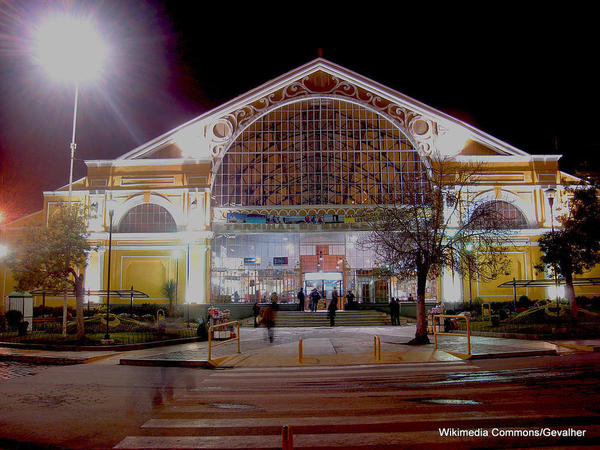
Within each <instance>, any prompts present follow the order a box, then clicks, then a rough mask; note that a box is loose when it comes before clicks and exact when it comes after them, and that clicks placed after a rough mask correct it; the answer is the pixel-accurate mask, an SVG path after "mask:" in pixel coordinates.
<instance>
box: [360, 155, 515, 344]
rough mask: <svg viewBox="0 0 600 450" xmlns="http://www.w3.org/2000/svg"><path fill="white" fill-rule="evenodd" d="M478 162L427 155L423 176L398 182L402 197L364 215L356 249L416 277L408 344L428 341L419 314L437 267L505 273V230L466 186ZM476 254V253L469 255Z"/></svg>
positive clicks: (497, 214) (423, 319)
mask: <svg viewBox="0 0 600 450" xmlns="http://www.w3.org/2000/svg"><path fill="white" fill-rule="evenodd" d="M483 170H484V166H483V165H481V164H472V163H458V162H456V161H453V160H451V159H449V158H442V157H436V156H434V157H432V158H431V159H430V168H429V171H428V173H427V174H426V175H424V176H419V175H418V174H415V175H413V176H412V178H407V179H405V180H404V185H403V188H404V192H403V194H402V196H395V197H393V196H390V197H388V198H386V199H384V202H382V203H383V204H382V205H381V206H379V207H378V208H377V209H376V211H375V212H374V213H369V214H368V215H367V216H366V221H367V222H368V223H369V228H370V230H371V232H370V233H368V234H367V235H366V237H365V238H364V239H362V241H361V242H360V244H359V245H360V247H362V248H365V249H371V250H372V251H373V252H374V253H375V256H376V259H377V261H378V263H379V264H380V265H381V266H383V267H386V268H387V269H388V270H389V272H390V274H393V275H395V276H397V277H398V278H400V279H414V278H416V280H417V299H416V301H417V330H416V333H415V338H414V339H413V340H412V341H411V343H413V344H424V343H428V342H429V339H428V337H427V318H426V314H425V288H426V285H427V280H428V279H430V278H432V277H436V276H438V275H439V274H440V273H441V271H442V269H443V268H446V269H447V270H452V271H457V272H459V273H461V274H464V273H465V271H467V270H472V271H474V272H476V273H477V274H478V276H479V277H480V279H481V278H484V279H492V278H495V277H496V276H497V275H498V274H499V273H502V272H503V271H505V269H506V267H507V260H506V258H505V256H504V252H503V250H502V246H503V245H504V244H506V243H507V242H508V237H509V235H510V234H511V233H510V230H509V228H508V225H509V224H508V223H507V221H506V219H505V218H504V216H503V215H502V213H500V212H499V211H498V210H497V208H496V207H495V205H494V204H493V203H489V202H478V201H477V200H475V199H474V198H473V197H474V193H473V192H471V191H470V190H469V186H471V185H472V182H473V179H474V177H476V176H477V175H478V174H480V173H481V172H482V171H483ZM475 255H476V257H475Z"/></svg>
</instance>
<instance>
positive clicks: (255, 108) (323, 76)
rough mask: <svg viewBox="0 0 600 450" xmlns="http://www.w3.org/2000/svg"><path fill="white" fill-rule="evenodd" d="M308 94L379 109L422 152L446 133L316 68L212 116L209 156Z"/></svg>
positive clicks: (411, 112) (366, 91) (427, 121)
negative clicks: (263, 118) (255, 123)
mask: <svg viewBox="0 0 600 450" xmlns="http://www.w3.org/2000/svg"><path fill="white" fill-rule="evenodd" d="M309 97H328V98H342V99H344V100H347V101H353V102H356V103H359V104H360V105H362V106H365V107H367V108H370V109H372V110H374V111H376V112H379V113H381V114H383V115H384V116H386V117H387V118H388V119H389V120H390V121H392V122H393V123H394V124H395V125H396V126H398V127H399V128H400V129H401V130H402V131H403V132H404V133H405V134H406V135H407V137H409V138H411V139H412V140H413V142H414V143H415V144H416V145H417V147H418V148H419V149H420V150H421V151H422V152H423V153H426V154H429V153H430V152H431V150H432V149H433V148H434V145H435V139H436V138H437V136H439V135H443V134H445V133H446V130H445V129H444V128H443V127H441V126H439V125H438V124H437V123H436V122H434V121H433V120H431V119H428V118H425V117H424V116H423V115H422V114H419V113H417V112H415V111H413V110H411V109H409V108H406V107H404V106H401V105H399V104H398V103H394V102H393V101H391V100H389V99H387V98H384V97H383V96H381V95H378V94H374V93H373V92H371V91H369V90H366V89H364V88H363V87H360V86H358V85H357V84H355V83H353V82H351V81H348V80H345V79H342V78H341V77H339V76H337V75H334V74H331V73H328V72H326V71H324V70H322V69H320V70H317V71H315V72H312V73H310V74H308V75H306V76H303V77H302V78H300V79H298V80H297V81H294V82H291V83H289V84H287V85H286V86H284V87H283V88H281V89H278V90H277V91H275V92H271V93H269V94H266V95H264V96H262V97H260V98H259V99H257V100H255V101H253V102H252V103H248V104H246V105H244V106H242V107H240V108H237V109H235V110H233V111H231V112H228V113H227V114H224V115H222V116H221V117H219V118H218V119H216V121H215V122H214V123H213V124H212V125H211V126H210V127H211V128H210V129H209V130H207V131H208V133H207V134H208V136H210V138H211V145H210V149H211V156H212V157H213V158H214V159H219V158H221V157H222V156H223V153H224V151H226V149H227V147H228V146H229V145H230V143H231V142H233V141H234V140H235V139H236V137H237V136H238V135H239V134H240V133H241V132H242V131H243V130H244V129H245V128H246V126H248V125H249V124H250V123H252V122H253V121H254V120H256V119H257V118H258V117H260V116H262V115H264V114H266V113H267V112H268V111H270V110H272V109H275V108H277V107H279V106H282V105H284V104H286V103H289V102H291V101H294V100H297V99H305V98H309Z"/></svg>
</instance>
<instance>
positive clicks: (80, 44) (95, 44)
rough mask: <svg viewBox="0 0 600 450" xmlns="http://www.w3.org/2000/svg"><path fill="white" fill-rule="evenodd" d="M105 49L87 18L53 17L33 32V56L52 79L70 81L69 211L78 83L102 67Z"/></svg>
mask: <svg viewBox="0 0 600 450" xmlns="http://www.w3.org/2000/svg"><path fill="white" fill-rule="evenodd" d="M107 54H108V51H107V47H106V45H105V44H104V42H103V41H102V40H101V39H100V36H99V35H98V33H97V32H96V30H95V29H94V26H93V24H92V23H91V22H90V21H88V20H83V19H77V18H74V17H68V16H57V17H53V18H50V19H48V20H46V21H45V22H44V23H42V24H41V25H40V26H39V27H38V28H37V31H36V35H35V47H34V57H35V59H36V61H37V62H38V63H39V64H40V65H41V66H42V67H43V68H44V69H45V71H46V72H47V73H48V74H49V75H50V76H51V77H52V78H54V79H57V80H62V81H67V82H70V83H73V84H74V86H75V103H74V107H73V131H72V134H71V144H70V146H69V148H70V150H71V158H70V169H69V197H68V207H69V212H70V211H71V199H72V184H73V159H74V156H75V148H76V147H77V144H76V143H75V130H76V127H77V105H78V100H79V85H80V83H82V82H84V81H88V80H91V79H92V78H94V77H96V76H97V75H98V74H99V72H100V69H101V67H102V66H103V64H104V62H105V60H106V57H107Z"/></svg>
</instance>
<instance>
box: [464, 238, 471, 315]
mask: <svg viewBox="0 0 600 450" xmlns="http://www.w3.org/2000/svg"><path fill="white" fill-rule="evenodd" d="M465 253H466V257H467V271H468V273H469V310H471V307H472V306H473V290H472V286H471V285H472V284H473V283H472V280H473V267H472V266H473V262H472V260H471V258H472V257H473V244H471V243H468V244H466V245H465Z"/></svg>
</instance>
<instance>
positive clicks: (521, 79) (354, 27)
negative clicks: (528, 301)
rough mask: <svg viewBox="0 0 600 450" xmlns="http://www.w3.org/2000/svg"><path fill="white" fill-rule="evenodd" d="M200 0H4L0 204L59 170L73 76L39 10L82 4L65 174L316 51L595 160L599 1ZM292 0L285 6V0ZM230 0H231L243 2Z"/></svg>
mask: <svg viewBox="0 0 600 450" xmlns="http://www.w3.org/2000/svg"><path fill="white" fill-rule="evenodd" d="M247 5H248V6H246V7H240V6H238V5H236V4H234V3H231V4H230V3H224V2H223V3H221V4H217V5H216V6H214V7H212V8H209V7H208V6H206V3H205V2H200V1H184V0H180V1H166V2H165V1H162V2H158V1H138V0H106V1H102V0H96V1H87V0H81V1H42V0H35V1H34V0H9V1H4V0H0V211H2V212H3V214H4V215H5V216H8V217H9V218H11V219H12V218H16V217H19V216H22V215H24V214H27V213H31V212H34V211H36V210H38V209H39V208H40V207H41V205H42V192H43V191H44V190H54V189H56V188H58V187H60V186H63V185H65V184H67V182H68V166H69V142H70V138H71V127H72V114H73V99H74V90H73V87H72V86H70V85H68V84H58V83H56V82H53V81H50V80H49V79H48V78H47V76H45V74H44V73H43V72H42V70H41V68H39V67H37V66H36V65H35V63H34V62H33V59H32V57H31V51H30V48H31V34H32V30H34V29H35V27H36V24H37V23H40V21H41V20H42V18H43V17H44V16H47V15H49V14H51V13H53V12H55V11H71V12H73V13H74V14H83V15H86V16H91V17H93V19H94V22H95V23H96V24H97V26H98V28H99V29H100V30H101V32H102V35H103V36H105V38H106V40H107V41H108V42H109V45H110V48H111V57H110V61H109V64H107V66H106V67H105V69H104V72H103V74H102V76H101V78H100V79H99V80H97V81H96V82H94V84H89V85H84V86H82V88H81V90H80V104H79V113H78V119H77V137H76V141H77V152H76V161H75V173H74V179H77V178H80V177H82V176H84V175H85V165H84V163H83V161H84V160H90V159H112V158H115V157H117V156H120V155H122V154H124V153H126V152H128V151H129V150H131V149H133V148H135V147H137V146H138V145H141V144H143V143H145V142H147V141H149V140H151V139H153V138H155V137H157V136H159V135H161V134H163V133H165V132H167V131H169V130H171V129H173V128H175V127H176V126H178V125H180V124H181V123H183V122H185V121H187V120H190V119H192V118H194V117H196V116H198V115H200V114H201V113H203V112H205V111H207V110H210V109H212V108H214V107H216V106H218V105H220V104H222V103H224V102H226V101H228V100H230V99H232V98H234V97H236V96H238V95H241V94H243V93H245V92H246V91H248V90H250V89H252V88H254V87H257V86H259V85H261V84H263V83H265V82H267V81H269V80H271V79H273V78H275V77H277V76H279V75H282V74H284V73H286V72H288V71H290V70H292V69H294V68H296V67H298V66H300V65H303V64H305V63H307V62H309V61H311V60H313V59H315V58H316V57H317V55H318V49H319V48H321V49H322V52H323V57H324V58H326V59H328V60H330V61H332V62H334V63H336V64H339V65H342V66H344V67H346V68H348V69H350V70H353V71H356V72H358V73H360V74H362V75H364V76H366V77H368V78H371V79H373V80H375V81H377V82H379V83H381V84H383V85H386V86H388V87H390V88H392V89H395V90H396V91H398V92H401V93H403V94H405V95H408V96H410V97H413V98H414V99H416V100H419V101H421V102H423V103H425V104H427V105H429V106H432V107H434V108H436V109H439V110H441V111H443V112H446V113H448V114H450V115H453V116H455V117H457V118H459V119H461V120H463V121H465V122H468V123H470V124H472V125H474V126H475V127H477V128H479V129H481V130H483V131H485V132H486V133H489V134H491V135H492V136H495V137H497V138H499V139H501V140H504V141H506V142H507V143H509V144H511V145H514V146H516V147H518V148H520V149H522V150H524V151H526V152H529V153H533V154H557V153H558V154H562V155H564V157H563V159H562V160H561V167H562V168H563V170H566V171H568V172H573V171H575V170H576V169H577V168H578V167H581V166H587V167H591V168H595V163H596V161H597V157H596V154H597V153H598V152H599V150H600V138H599V136H600V135H599V133H598V124H597V122H598V121H597V115H596V113H595V109H596V104H597V103H598V100H599V99H600V98H599V97H600V95H599V89H598V84H597V83H598V73H597V72H598V71H597V69H595V68H594V66H595V64H596V60H597V59H598V48H597V46H598V38H597V37H596V33H595V31H594V30H596V25H595V24H594V23H593V22H592V20H594V17H595V16H594V14H592V13H591V12H590V11H585V10H578V11H569V10H548V9H544V10H543V11H541V10H531V11H526V10H524V9H523V8H522V7H521V8H519V9H518V10H509V9H505V10H499V11H494V10H491V9H488V10H485V11H480V10H469V11H461V10H459V9H457V8H456V7H455V6H452V8H451V9H450V8H448V9H446V10H443V9H440V8H439V7H434V6H432V4H431V3H428V4H427V5H424V7H423V8H411V9H410V10H409V9H407V8H405V7H404V6H403V4H402V3H398V5H400V6H398V7H397V8H396V9H395V10H394V11H393V12H392V11H390V10H382V9H376V8H375V6H377V5H375V6H374V7H373V9H369V3H365V4H364V5H363V7H362V8H358V7H357V5H356V4H355V5H354V6H350V5H348V4H345V3H331V6H330V7H328V6H327V5H330V3H328V2H321V3H320V4H319V3H302V4H301V3H294V4H292V3H289V4H288V9H287V10H281V9H279V8H281V6H282V5H284V3H280V4H278V5H279V6H278V7H277V8H278V9H276V10H275V9H270V10H269V9H266V8H261V7H260V3H258V2H257V3H253V4H249V3H247ZM291 5H293V6H291ZM240 8H241V9H240Z"/></svg>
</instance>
